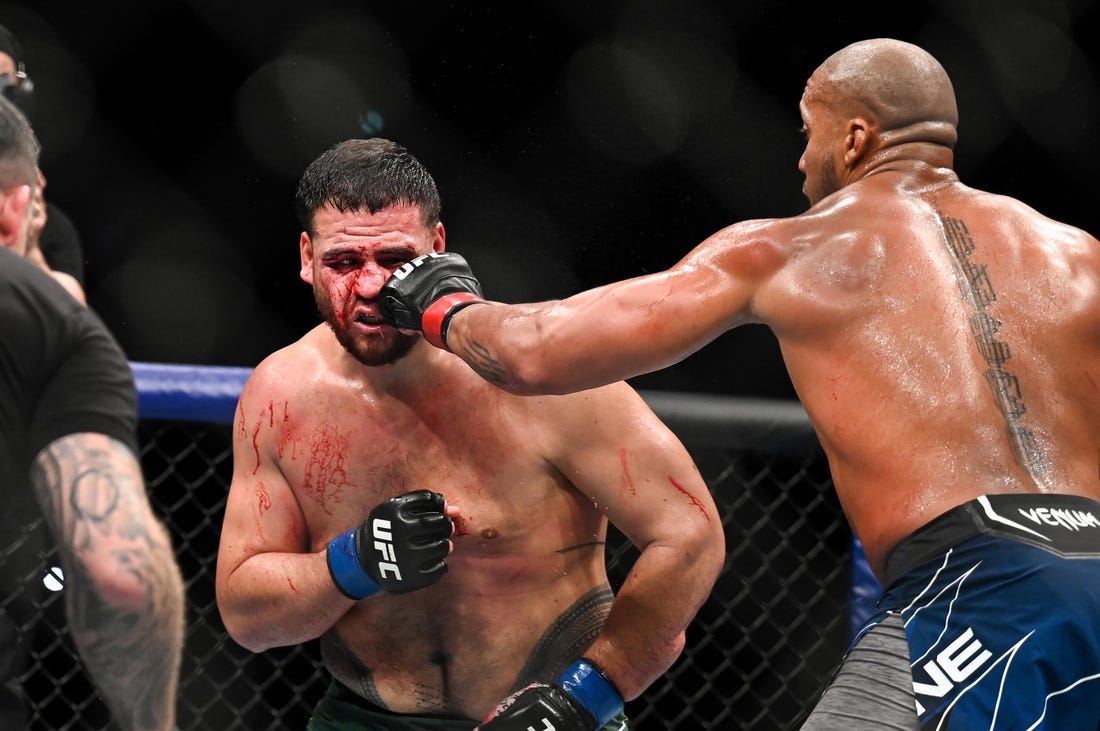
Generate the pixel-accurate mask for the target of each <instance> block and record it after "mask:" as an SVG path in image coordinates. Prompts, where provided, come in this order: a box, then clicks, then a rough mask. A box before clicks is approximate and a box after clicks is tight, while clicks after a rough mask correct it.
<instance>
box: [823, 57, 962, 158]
mask: <svg viewBox="0 0 1100 731" xmlns="http://www.w3.org/2000/svg"><path fill="white" fill-rule="evenodd" d="M806 90H807V95H808V97H809V98H811V99H814V100H816V101H818V102H821V103H823V104H826V105H828V106H830V107H833V108H835V109H836V111H837V112H839V113H840V114H842V115H845V116H856V115H861V114H866V115H868V116H870V117H872V118H873V120H874V121H875V122H877V123H878V125H879V127H880V128H881V130H882V131H883V132H891V131H895V130H901V129H903V128H907V127H915V129H913V130H912V131H914V132H917V133H918V136H920V137H923V136H925V133H926V135H927V141H929V142H937V143H939V144H946V145H947V146H949V147H953V146H954V144H955V139H956V132H955V128H956V126H957V125H958V122H959V112H958V108H957V107H956V106H955V90H954V88H953V87H952V86H951V79H950V78H948V76H947V72H946V71H945V70H944V68H943V66H941V65H940V63H939V61H937V60H936V59H935V58H933V57H932V55H931V54H929V53H928V52H927V51H925V50H923V49H922V48H920V47H918V46H914V45H913V44H911V43H904V42H902V41H897V40H893V39H890V38H875V39H872V40H867V41H860V42H859V43H853V44H852V45H850V46H846V47H845V48H842V49H841V50H839V51H837V52H836V53H834V54H833V55H832V56H830V57H829V58H827V59H826V60H825V62H824V63H823V64H821V65H820V66H819V67H818V68H817V70H816V71H814V73H813V76H811V77H810V81H809V83H808V84H807V88H806ZM921 130H923V132H921Z"/></svg>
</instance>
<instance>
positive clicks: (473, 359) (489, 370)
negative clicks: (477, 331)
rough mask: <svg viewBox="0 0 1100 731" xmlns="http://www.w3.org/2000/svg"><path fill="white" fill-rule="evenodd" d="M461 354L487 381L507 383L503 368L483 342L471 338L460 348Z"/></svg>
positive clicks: (497, 384) (500, 383) (495, 383)
mask: <svg viewBox="0 0 1100 731" xmlns="http://www.w3.org/2000/svg"><path fill="white" fill-rule="evenodd" d="M461 355H462V357H463V359H465V361H466V362H467V363H469V364H470V367H471V368H473V369H474V371H476V372H477V374H478V375H479V376H481V377H482V378H484V379H485V380H486V381H488V382H489V383H492V384H493V385H495V386H503V385H504V384H505V383H507V380H508V379H507V378H506V377H505V373H504V369H503V368H501V367H500V362H499V361H498V360H497V359H496V358H494V357H493V354H492V353H491V352H490V351H489V349H488V348H487V347H485V345H484V344H483V343H481V342H479V341H477V340H471V341H470V343H469V344H468V345H467V346H466V347H464V348H463V349H462V353H461Z"/></svg>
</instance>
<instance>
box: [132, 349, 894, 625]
mask: <svg viewBox="0 0 1100 731" xmlns="http://www.w3.org/2000/svg"><path fill="white" fill-rule="evenodd" d="M130 367H131V369H132V370H133V372H134V380H135V381H136V382H137V390H138V415H139V416H140V417H141V418H142V419H161V420H168V421H199V422H210V423H215V424H231V423H233V415H234V412H235V411H236V409H237V400H238V399H239V398H240V395H241V389H243V388H244V384H245V381H247V380H248V376H249V375H250V374H251V373H252V369H251V368H240V367H233V366H209V365H177V364H171V363H141V362H131V363H130ZM642 396H643V397H644V398H645V399H646V401H647V402H648V403H649V405H650V407H651V408H652V409H653V410H654V411H656V412H657V414H658V415H659V416H660V417H661V418H662V419H663V420H664V421H665V422H666V423H667V424H668V425H669V427H670V428H672V429H673V430H674V431H676V432H677V433H679V434H683V433H685V432H686V434H687V435H688V436H689V437H690V436H693V435H694V436H696V437H699V438H709V439H711V440H714V439H721V440H723V443H731V440H732V443H733V445H734V446H737V442H738V441H739V439H738V433H739V432H744V431H746V430H748V431H751V432H755V434H754V435H753V438H754V439H755V440H759V434H760V432H761V430H764V431H765V433H767V434H769V436H770V437H771V440H770V441H772V442H774V443H775V444H777V445H778V447H779V448H780V451H789V450H790V449H795V450H797V449H800V448H803V447H804V446H805V445H806V444H807V443H809V442H810V441H812V440H816V437H814V436H813V429H812V428H811V427H810V421H809V418H808V417H807V416H806V413H805V411H803V410H802V408H801V406H800V405H799V404H797V403H789V402H769V401H765V400H757V399H735V398H729V397H716V396H705V395H701V394H680V393H676V394H671V393H663V392H643V393H642ZM716 424H717V425H718V426H720V427H721V428H718V429H716V428H715V427H716ZM681 438H685V437H681ZM881 593H882V586H881V585H880V584H879V582H878V580H877V579H876V578H875V576H874V574H872V573H871V569H870V567H869V566H868V564H867V558H866V556H865V555H864V553H863V546H862V545H861V544H860V542H859V540H858V539H856V538H855V537H853V538H852V565H851V589H850V594H849V613H850V620H851V627H852V630H853V632H854V631H855V630H856V629H858V628H859V627H860V626H862V624H863V622H864V621H865V620H866V619H867V618H868V617H869V616H870V615H871V614H873V613H874V608H875V603H876V602H877V601H878V597H879V595H880V594H881Z"/></svg>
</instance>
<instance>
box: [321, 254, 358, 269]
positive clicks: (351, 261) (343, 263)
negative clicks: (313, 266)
mask: <svg viewBox="0 0 1100 731" xmlns="http://www.w3.org/2000/svg"><path fill="white" fill-rule="evenodd" d="M326 264H327V265H328V266H329V267H331V268H333V269H354V268H355V267H357V266H359V260H358V259H355V258H354V257H350V256H345V257H342V258H340V259H329V260H328V261H327V262H326Z"/></svg>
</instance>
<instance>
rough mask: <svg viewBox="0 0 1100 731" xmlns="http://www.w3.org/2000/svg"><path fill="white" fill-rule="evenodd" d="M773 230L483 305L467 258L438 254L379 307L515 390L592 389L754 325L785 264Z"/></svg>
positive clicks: (399, 281)
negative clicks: (755, 307)
mask: <svg viewBox="0 0 1100 731" xmlns="http://www.w3.org/2000/svg"><path fill="white" fill-rule="evenodd" d="M764 225H766V222H751V223H744V224H738V225H736V226H731V227H729V228H727V229H724V230H723V231H720V232H719V233H717V234H715V235H714V236H712V237H711V238H709V239H707V241H704V242H703V243H702V244H700V245H699V246H698V247H696V249H695V250H694V251H692V252H691V253H690V254H689V255H688V256H686V257H685V258H684V259H683V260H681V261H680V262H679V263H677V264H676V265H675V266H674V267H672V268H671V269H668V270H667V271H663V272H658V273H655V274H650V275H646V276H642V277H636V278H633V279H628V280H625V281H622V282H616V283H614V284H609V285H605V286H603V287H598V288H595V289H591V290H588V291H585V292H581V293H579V294H576V295H574V296H572V297H569V298H567V299H564V300H558V301H551V302H542V303H535V304H517V305H503V304H499V303H488V304H491V306H487V304H483V303H482V302H483V301H482V302H474V301H472V299H471V297H470V295H471V294H473V295H477V294H480V287H478V286H476V280H474V279H473V277H472V275H470V274H468V269H465V266H466V265H465V261H464V260H462V258H461V257H460V256H458V255H456V254H453V253H447V254H435V255H432V256H431V258H430V259H429V258H423V259H422V260H420V261H414V262H410V264H408V265H406V268H403V269H404V271H402V270H399V271H398V272H395V274H394V277H393V278H391V279H390V281H389V282H387V283H386V285H385V286H384V287H383V290H382V295H381V297H380V299H379V307H380V310H381V311H382V314H383V315H384V316H385V317H386V318H387V319H388V320H389V321H390V322H391V323H393V324H395V325H396V326H398V327H400V328H403V329H413V330H423V331H424V334H425V336H426V337H427V339H428V341H429V342H432V343H433V344H435V345H438V346H440V347H447V348H449V349H450V350H452V351H453V352H454V353H456V354H457V355H459V356H460V357H461V358H462V359H463V360H465V361H466V362H467V363H469V364H470V366H471V367H472V368H473V369H474V370H476V371H477V372H478V373H479V374H480V375H481V376H482V377H484V378H486V379H487V380H489V381H491V382H493V383H495V384H496V385H498V386H500V387H502V388H505V389H507V390H509V391H513V392H515V393H528V394H532V393H570V392H575V391H581V390H584V389H588V388H593V387H596V386H601V385H605V384H608V383H613V382H615V381H618V380H622V379H625V378H630V377H633V376H637V375H640V374H642V373H649V372H652V371H655V370H659V369H661V368H664V367H667V366H669V365H671V364H673V363H676V362H678V361H680V360H683V359H684V358H686V357H687V356H688V355H690V354H692V353H694V352H695V351H696V350H698V349H700V348H702V347H703V346H704V345H706V344H707V343H709V342H710V341H711V340H713V339H715V338H716V337H718V336H719V335H721V334H722V333H723V332H725V331H726V330H728V329H730V328H731V327H734V326H735V325H738V324H741V323H743V322H747V321H749V320H750V318H751V303H752V299H753V296H754V295H755V293H756V290H757V287H758V286H759V284H760V282H761V281H762V280H763V279H764V278H765V277H767V276H768V275H770V274H771V273H772V272H773V271H774V270H775V266H776V263H777V261H778V257H776V256H775V250H774V247H772V246H771V245H770V244H769V242H768V239H767V237H762V236H758V235H755V234H757V233H759V232H760V231H761V228H762V226H764ZM456 272H460V273H456ZM471 281H472V282H473V283H474V284H473V285H471V284H470V282H471ZM473 299H477V298H476V297H475V298H473Z"/></svg>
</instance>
